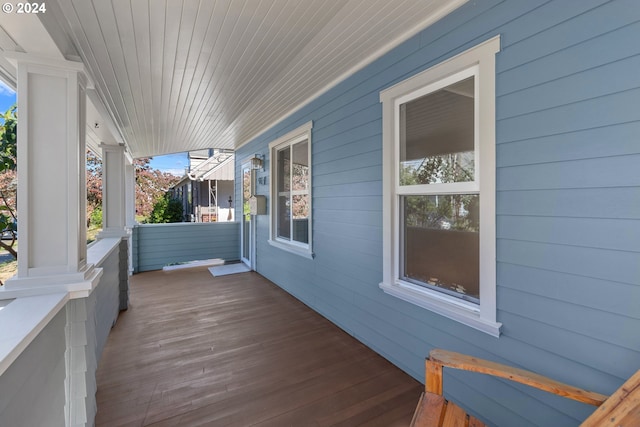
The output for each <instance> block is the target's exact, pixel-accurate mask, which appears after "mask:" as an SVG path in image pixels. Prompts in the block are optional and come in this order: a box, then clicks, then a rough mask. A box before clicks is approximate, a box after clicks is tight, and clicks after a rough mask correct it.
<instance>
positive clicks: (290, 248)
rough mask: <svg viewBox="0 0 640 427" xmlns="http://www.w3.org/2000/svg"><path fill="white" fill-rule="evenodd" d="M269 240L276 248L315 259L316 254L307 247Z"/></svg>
mask: <svg viewBox="0 0 640 427" xmlns="http://www.w3.org/2000/svg"><path fill="white" fill-rule="evenodd" d="M267 242H268V243H269V244H270V245H271V246H273V247H274V248H278V249H282V250H283V251H286V252H289V253H292V254H296V255H300V256H301V257H304V258H308V259H313V258H314V256H315V255H314V254H313V252H311V251H310V250H309V249H307V248H302V247H297V246H294V245H292V244H287V243H282V242H279V241H277V240H271V239H269V240H267Z"/></svg>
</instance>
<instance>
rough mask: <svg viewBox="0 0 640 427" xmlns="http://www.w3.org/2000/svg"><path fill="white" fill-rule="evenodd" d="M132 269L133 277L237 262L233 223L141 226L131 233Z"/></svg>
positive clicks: (237, 233) (236, 227) (236, 234)
mask: <svg viewBox="0 0 640 427" xmlns="http://www.w3.org/2000/svg"><path fill="white" fill-rule="evenodd" d="M133 254H134V255H133V269H134V271H135V272H136V273H139V272H142V271H149V270H159V269H161V268H162V267H164V266H165V265H168V264H172V263H176V262H185V261H195V260H204V259H211V258H222V259H224V260H227V261H233V260H237V259H239V258H240V226H239V223H237V222H213V223H189V222H186V223H175V224H143V225H138V226H136V227H135V228H134V229H133Z"/></svg>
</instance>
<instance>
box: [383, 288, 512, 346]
mask: <svg viewBox="0 0 640 427" xmlns="http://www.w3.org/2000/svg"><path fill="white" fill-rule="evenodd" d="M380 289H382V290H383V291H384V292H385V293H387V294H389V295H391V296H394V297H396V298H400V299H401V300H403V301H407V302H409V303H411V304H415V305H417V306H418V307H422V308H425V309H427V310H430V311H433V312H434V313H438V314H440V315H442V316H444V317H447V318H449V319H451V320H455V321H456V322H460V323H462V324H464V325H467V326H469V327H471V328H474V329H477V330H478V331H481V332H484V333H486V334H489V335H491V336H493V337H496V338H498V337H499V336H500V327H501V326H502V324H501V323H498V322H491V321H487V320H484V319H482V318H480V312H479V310H478V309H477V308H475V307H471V306H470V304H467V303H464V302H462V301H460V302H459V301H453V298H449V297H447V296H445V295H436V294H437V292H432V291H429V290H427V289H422V288H420V287H419V286H414V285H411V284H407V283H403V282H402V283H397V284H393V285H390V284H387V283H380Z"/></svg>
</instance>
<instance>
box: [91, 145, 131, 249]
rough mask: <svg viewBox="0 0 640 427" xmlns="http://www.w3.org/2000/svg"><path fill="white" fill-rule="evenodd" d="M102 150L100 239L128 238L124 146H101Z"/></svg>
mask: <svg viewBox="0 0 640 427" xmlns="http://www.w3.org/2000/svg"><path fill="white" fill-rule="evenodd" d="M100 147H101V148H102V231H101V232H100V233H99V234H98V236H97V237H98V238H99V239H104V238H107V237H127V230H126V228H125V227H126V223H125V222H126V213H125V207H126V197H125V196H126V187H125V180H126V177H125V173H126V166H125V155H124V150H125V147H124V144H117V145H110V144H101V145H100Z"/></svg>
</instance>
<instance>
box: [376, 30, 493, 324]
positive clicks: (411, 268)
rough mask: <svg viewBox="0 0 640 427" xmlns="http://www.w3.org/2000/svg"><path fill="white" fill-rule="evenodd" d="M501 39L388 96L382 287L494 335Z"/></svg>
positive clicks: (405, 83) (424, 74) (384, 100)
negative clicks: (497, 94) (497, 70)
mask: <svg viewBox="0 0 640 427" xmlns="http://www.w3.org/2000/svg"><path fill="white" fill-rule="evenodd" d="M499 48H500V39H499V37H495V38H493V39H491V40H489V41H487V42H484V43H482V44H480V45H478V46H476V47H474V48H472V49H470V50H467V51H465V52H463V53H461V54H459V55H457V56H455V57H453V58H451V59H449V60H447V61H445V62H443V63H441V64H439V65H436V66H434V67H432V68H430V69H428V70H426V71H424V72H422V73H420V74H418V75H416V76H414V77H412V78H410V79H408V80H405V81H403V82H401V83H399V84H397V85H395V86H393V87H391V88H389V89H386V90H385V91H383V92H382V93H381V95H380V100H381V102H382V104H383V159H384V160H383V169H384V172H383V198H384V203H383V221H384V224H383V245H384V264H383V282H382V283H381V284H380V287H381V288H382V289H383V290H384V291H385V292H387V293H388V294H391V295H394V296H396V297H399V298H401V299H403V300H406V301H409V302H411V303H414V304H416V305H419V306H421V307H424V308H426V309H429V310H432V311H434V312H436V313H439V314H441V315H444V316H447V317H449V318H451V319H454V320H457V321H460V322H462V323H464V324H466V325H469V326H471V327H473V328H476V329H479V330H481V331H484V332H487V333H489V334H491V335H494V336H499V334H500V324H499V323H497V322H496V283H495V282H496V272H495V271H496V260H495V54H496V53H497V52H498V51H499Z"/></svg>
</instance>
